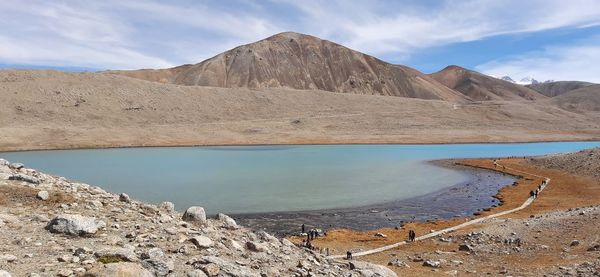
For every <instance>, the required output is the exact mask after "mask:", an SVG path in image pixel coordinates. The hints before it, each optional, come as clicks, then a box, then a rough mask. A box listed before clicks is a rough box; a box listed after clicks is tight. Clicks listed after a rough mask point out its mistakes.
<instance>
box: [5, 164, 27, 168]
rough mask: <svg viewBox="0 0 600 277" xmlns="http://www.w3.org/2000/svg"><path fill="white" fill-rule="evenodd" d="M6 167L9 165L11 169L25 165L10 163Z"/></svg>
mask: <svg viewBox="0 0 600 277" xmlns="http://www.w3.org/2000/svg"><path fill="white" fill-rule="evenodd" d="M8 167H10V168H12V169H21V168H23V167H25V165H24V164H22V163H11V164H9V165H8Z"/></svg>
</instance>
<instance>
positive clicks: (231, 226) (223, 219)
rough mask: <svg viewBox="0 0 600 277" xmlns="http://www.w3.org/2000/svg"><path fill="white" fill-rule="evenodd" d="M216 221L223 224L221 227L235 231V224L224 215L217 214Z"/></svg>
mask: <svg viewBox="0 0 600 277" xmlns="http://www.w3.org/2000/svg"><path fill="white" fill-rule="evenodd" d="M217 219H218V220H220V221H221V222H223V227H225V228H227V229H237V227H238V226H237V223H236V222H235V220H234V219H233V218H231V217H230V216H228V215H226V214H218V215H217Z"/></svg>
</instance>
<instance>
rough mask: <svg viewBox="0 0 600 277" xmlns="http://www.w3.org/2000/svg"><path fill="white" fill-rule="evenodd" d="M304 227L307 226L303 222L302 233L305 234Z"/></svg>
mask: <svg viewBox="0 0 600 277" xmlns="http://www.w3.org/2000/svg"><path fill="white" fill-rule="evenodd" d="M304 228H305V226H304V223H302V234H304Z"/></svg>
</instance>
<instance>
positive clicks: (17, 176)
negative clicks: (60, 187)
mask: <svg viewBox="0 0 600 277" xmlns="http://www.w3.org/2000/svg"><path fill="white" fill-rule="evenodd" d="M8 180H15V181H23V182H27V183H32V184H36V185H37V184H39V183H40V180H39V179H38V178H35V177H33V176H29V175H25V174H21V173H17V174H13V175H11V176H10V177H8Z"/></svg>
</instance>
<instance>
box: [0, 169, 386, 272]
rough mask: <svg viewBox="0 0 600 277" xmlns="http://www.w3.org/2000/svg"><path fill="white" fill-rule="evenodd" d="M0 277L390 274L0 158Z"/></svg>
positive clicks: (224, 219) (225, 220)
mask: <svg viewBox="0 0 600 277" xmlns="http://www.w3.org/2000/svg"><path fill="white" fill-rule="evenodd" d="M0 276H2V277H5V276H190V277H191V276H396V275H395V274H394V273H393V272H391V271H390V270H389V269H387V268H386V267H383V266H379V265H373V264H369V263H366V262H353V263H341V262H336V261H330V260H327V259H325V257H324V256H322V255H321V254H319V253H316V252H313V251H310V250H307V249H303V248H300V247H297V246H296V245H294V244H293V243H291V242H290V241H288V240H287V239H278V238H276V237H274V236H272V235H270V234H268V233H265V232H262V231H259V232H254V231H253V230H250V229H248V228H244V227H241V226H238V225H237V224H236V222H235V221H234V220H233V219H232V218H230V217H228V216H227V215H223V214H219V215H218V216H217V217H216V218H214V219H207V218H206V214H205V213H204V209H203V208H201V207H190V208H189V209H188V210H187V211H186V212H185V213H183V214H182V213H180V212H177V211H175V209H174V205H173V204H172V203H170V202H164V203H162V204H160V205H158V206H155V205H150V204H146V203H142V202H138V201H135V200H132V199H131V198H130V197H129V196H127V195H126V194H120V195H115V194H112V193H109V192H106V191H104V190H103V189H101V188H99V187H96V186H91V185H87V184H81V183H74V182H70V181H69V180H67V179H66V178H64V177H56V176H50V175H48V174H44V173H41V172H37V171H36V170H33V169H28V168H25V167H24V166H23V165H22V164H17V163H8V162H7V161H5V160H2V159H0Z"/></svg>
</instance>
